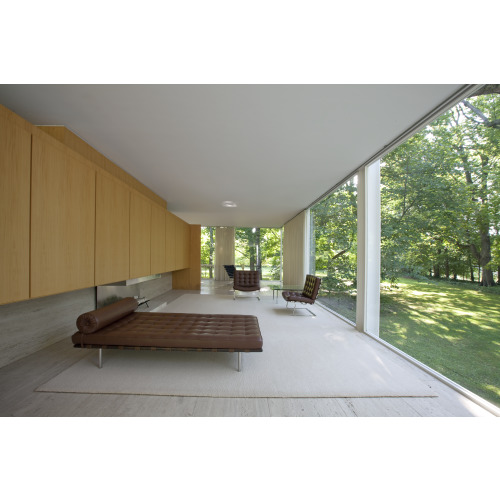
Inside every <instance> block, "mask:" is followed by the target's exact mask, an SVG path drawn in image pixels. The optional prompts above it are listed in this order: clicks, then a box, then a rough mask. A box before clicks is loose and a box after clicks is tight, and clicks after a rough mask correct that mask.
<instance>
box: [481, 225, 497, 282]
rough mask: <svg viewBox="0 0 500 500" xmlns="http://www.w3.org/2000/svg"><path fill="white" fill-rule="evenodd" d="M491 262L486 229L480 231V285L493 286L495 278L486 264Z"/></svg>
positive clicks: (489, 244)
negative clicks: (481, 269)
mask: <svg viewBox="0 0 500 500" xmlns="http://www.w3.org/2000/svg"><path fill="white" fill-rule="evenodd" d="M490 262H491V238H490V234H489V232H488V229H486V230H484V231H483V230H482V231H481V254H480V261H479V263H480V265H481V267H482V268H483V273H482V276H481V285H482V286H495V280H494V279H493V271H492V269H491V268H490V267H489V266H488V264H489V263H490Z"/></svg>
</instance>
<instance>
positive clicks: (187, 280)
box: [172, 224, 201, 290]
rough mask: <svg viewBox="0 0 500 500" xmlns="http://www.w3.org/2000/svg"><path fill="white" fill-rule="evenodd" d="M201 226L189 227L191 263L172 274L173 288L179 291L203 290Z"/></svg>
mask: <svg viewBox="0 0 500 500" xmlns="http://www.w3.org/2000/svg"><path fill="white" fill-rule="evenodd" d="M200 241H201V226H199V225H196V224H192V225H191V226H189V254H188V255H189V261H188V263H187V264H188V265H187V266H186V269H182V270H180V271H175V272H173V273H172V286H173V288H175V289H178V290H200V289H201V281H200V276H201V245H200Z"/></svg>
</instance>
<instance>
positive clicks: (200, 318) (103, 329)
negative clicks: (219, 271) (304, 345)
mask: <svg viewBox="0 0 500 500" xmlns="http://www.w3.org/2000/svg"><path fill="white" fill-rule="evenodd" d="M137 306H138V302H137V300H135V299H133V298H131V297H128V298H126V299H122V300H119V301H118V302H115V303H114V304H111V305H109V306H105V307H101V308H100V309H96V310H95V311H90V312H87V313H84V314H82V315H80V316H79V317H78V319H77V321H76V326H77V328H78V332H76V333H75V334H74V335H73V336H72V337H71V340H72V341H73V344H74V347H83V348H88V349H92V348H93V349H99V368H101V367H102V349H135V350H143V349H146V350H166V351H212V352H237V353H238V371H241V353H242V352H262V336H261V333H260V328H259V323H258V321H257V318H256V317H255V316H249V315H242V314H190V313H154V312H135V309H136V308H137Z"/></svg>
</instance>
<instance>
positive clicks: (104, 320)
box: [76, 297, 138, 333]
mask: <svg viewBox="0 0 500 500" xmlns="http://www.w3.org/2000/svg"><path fill="white" fill-rule="evenodd" d="M137 306H138V302H137V300H135V299H134V298H132V297H127V298H125V299H122V300H119V301H118V302H115V303H114V304H110V305H109V306H104V307H101V308H99V309H96V310H95V311H89V312H86V313H83V314H81V315H80V316H78V319H77V320H76V327H77V328H78V331H79V332H81V333H94V332H97V331H99V330H100V329H101V328H104V327H105V326H108V325H110V324H111V323H113V322H114V321H117V320H119V319H121V318H123V317H125V316H127V315H129V314H130V313H133V312H134V311H135V310H136V309H137Z"/></svg>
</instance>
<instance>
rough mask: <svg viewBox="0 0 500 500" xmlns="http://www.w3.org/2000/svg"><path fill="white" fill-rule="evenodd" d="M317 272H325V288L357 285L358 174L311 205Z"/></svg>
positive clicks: (331, 288) (344, 287)
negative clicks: (356, 177) (356, 178)
mask: <svg viewBox="0 0 500 500" xmlns="http://www.w3.org/2000/svg"><path fill="white" fill-rule="evenodd" d="M311 224H312V234H313V238H312V243H313V246H314V248H312V249H311V250H312V255H314V262H313V265H314V269H313V272H314V273H318V274H321V275H323V276H324V277H323V284H322V286H323V288H324V289H328V290H345V289H347V288H352V287H355V286H356V273H357V266H356V244H357V187H356V180H355V178H353V179H351V180H349V181H347V182H346V183H345V184H343V185H342V186H341V187H340V188H338V189H336V190H335V191H334V192H333V193H331V194H330V195H329V196H327V197H326V198H325V199H323V200H322V201H321V202H319V203H318V204H317V205H315V206H314V207H313V208H312V209H311Z"/></svg>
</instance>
